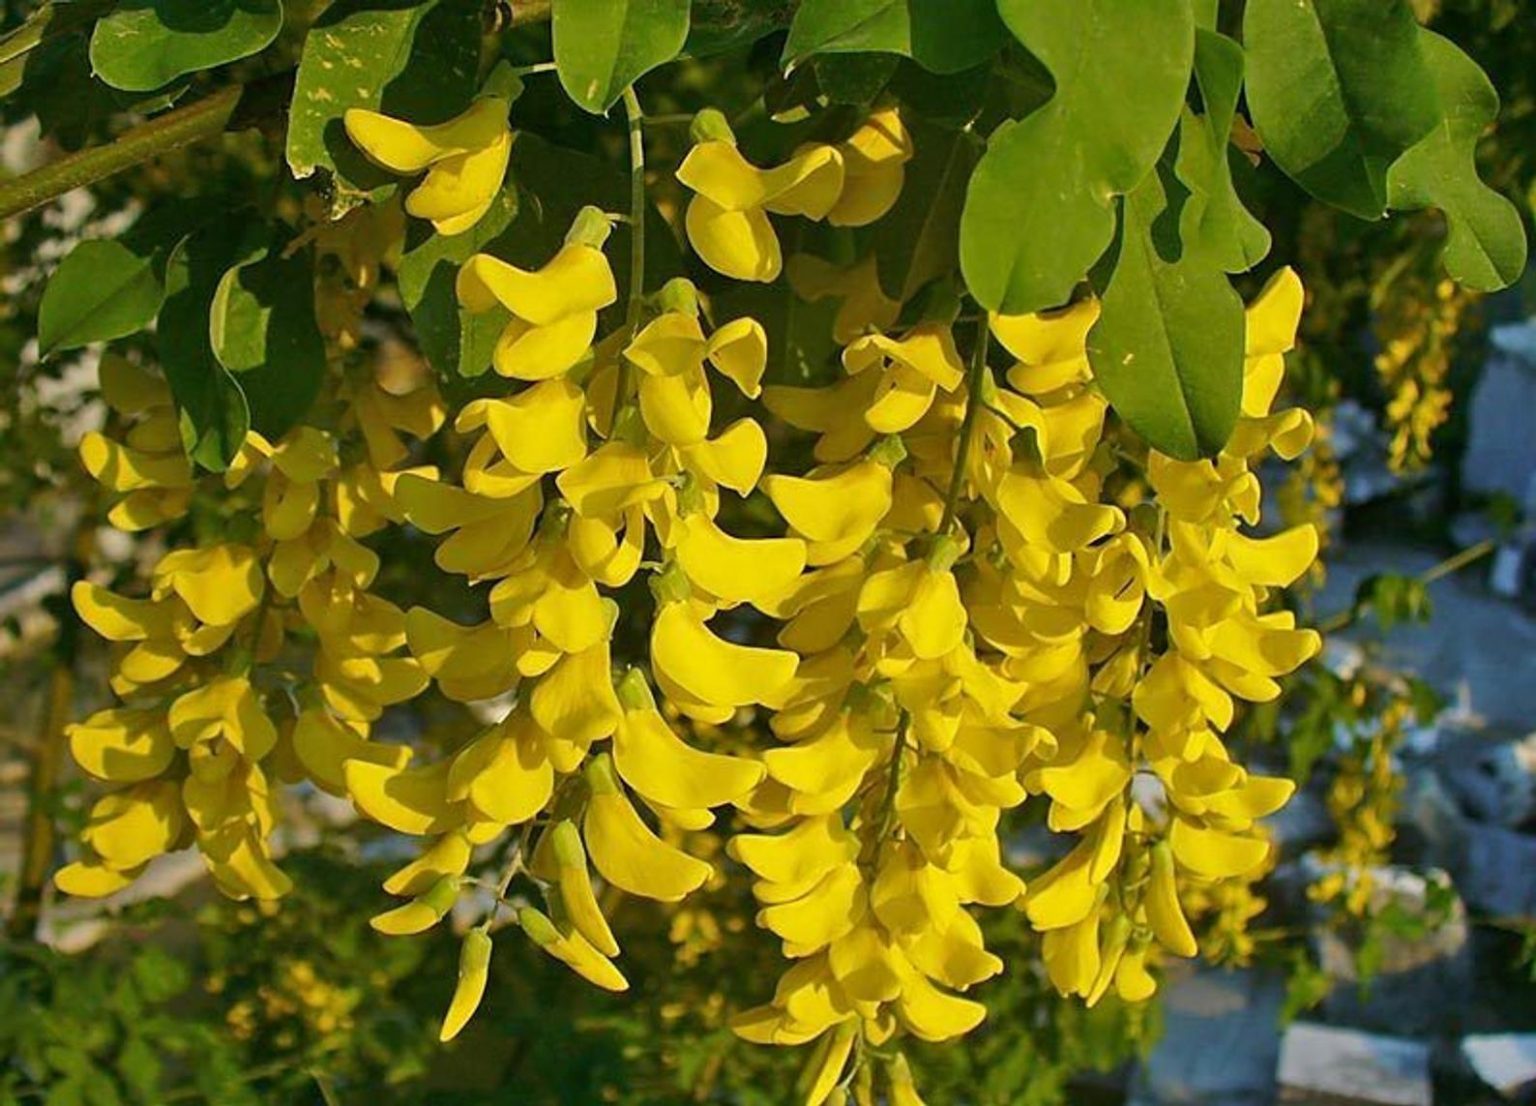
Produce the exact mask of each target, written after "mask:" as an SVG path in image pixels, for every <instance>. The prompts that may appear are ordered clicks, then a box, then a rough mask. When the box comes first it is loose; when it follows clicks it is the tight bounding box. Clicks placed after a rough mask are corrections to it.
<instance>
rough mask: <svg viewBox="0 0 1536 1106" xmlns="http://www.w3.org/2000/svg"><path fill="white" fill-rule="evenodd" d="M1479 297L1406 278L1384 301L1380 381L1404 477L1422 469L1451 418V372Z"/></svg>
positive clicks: (1426, 278) (1394, 459) (1431, 280)
mask: <svg viewBox="0 0 1536 1106" xmlns="http://www.w3.org/2000/svg"><path fill="white" fill-rule="evenodd" d="M1477 301H1478V296H1477V294H1476V293H1475V292H1471V291H1468V290H1467V289H1465V288H1463V287H1461V286H1460V285H1458V284H1456V283H1455V282H1454V281H1450V280H1445V279H1443V278H1439V277H1437V276H1434V275H1432V274H1429V273H1425V272H1413V271H1410V272H1408V273H1405V274H1403V275H1402V276H1401V277H1399V279H1398V280H1397V281H1396V282H1395V283H1394V284H1393V285H1392V286H1390V287H1389V288H1387V289H1385V290H1384V291H1383V292H1382V294H1380V295H1379V297H1378V302H1377V303H1376V304H1375V305H1374V306H1375V307H1376V311H1375V314H1374V316H1373V318H1372V329H1373V330H1374V331H1375V334H1376V339H1377V341H1378V342H1379V343H1380V349H1379V350H1378V352H1377V354H1376V358H1375V368H1376V372H1377V375H1379V376H1380V377H1381V385H1382V390H1383V391H1384V392H1385V394H1386V396H1387V406H1386V410H1385V412H1384V414H1385V422H1386V426H1387V429H1388V430H1389V431H1390V432H1391V435H1392V441H1391V444H1390V446H1389V449H1388V458H1387V459H1388V461H1389V463H1390V464H1391V466H1392V468H1393V469H1394V470H1396V471H1398V472H1411V471H1413V470H1415V469H1419V468H1422V467H1423V466H1424V465H1425V464H1426V463H1427V462H1428V461H1429V459H1430V454H1431V452H1432V450H1431V439H1432V438H1433V437H1434V433H1435V431H1436V430H1438V429H1440V427H1441V426H1442V425H1444V423H1445V420H1446V419H1448V418H1450V415H1451V401H1452V399H1453V398H1454V397H1453V395H1452V393H1451V386H1450V380H1449V377H1450V372H1451V360H1452V358H1453V357H1454V356H1455V351H1456V338H1457V336H1458V335H1459V334H1460V333H1461V332H1462V331H1463V330H1464V329H1465V328H1467V326H1468V316H1470V315H1474V314H1475V309H1476V305H1477Z"/></svg>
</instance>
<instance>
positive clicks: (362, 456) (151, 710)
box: [57, 356, 444, 899]
mask: <svg viewBox="0 0 1536 1106" xmlns="http://www.w3.org/2000/svg"><path fill="white" fill-rule="evenodd" d="M101 376H102V391H103V394H104V398H105V399H106V401H107V403H108V405H109V406H110V407H111V409H112V410H113V411H114V413H115V415H116V416H117V417H119V418H122V419H132V420H134V421H133V423H132V425H131V426H129V427H128V428H127V430H126V432H125V434H124V437H123V441H121V442H118V441H115V440H113V439H111V438H108V437H107V436H105V435H103V434H100V433H94V432H93V433H91V434H87V435H86V437H85V438H84V440H83V441H82V442H81V446H80V453H81V457H82V459H83V461H84V463H85V465H86V467H87V469H88V470H89V471H90V472H91V474H92V475H93V476H95V478H96V479H97V480H98V481H99V482H100V483H101V484H102V485H103V487H104V488H105V489H106V490H108V491H109V492H112V493H114V494H115V495H117V496H120V497H121V498H119V499H118V500H117V502H116V503H115V504H114V505H113V507H112V508H111V510H110V512H109V516H108V517H109V518H110V520H111V521H112V522H113V523H114V524H115V525H117V526H119V527H120V528H122V529H127V530H141V529H144V528H146V527H148V526H153V525H157V524H161V523H165V522H170V521H173V520H174V519H176V518H179V517H180V516H181V515H183V514H185V513H186V512H187V510H188V509H189V507H190V506H191V504H192V500H193V493H194V491H195V481H194V479H193V474H192V471H191V468H190V465H189V464H188V462H187V460H186V458H185V455H184V454H183V452H182V447H181V441H180V437H179V431H178V429H177V426H176V416H175V413H174V410H173V408H172V406H171V400H170V396H169V393H168V391H167V389H166V387H165V385H164V383H163V381H161V380H160V379H159V378H157V377H155V376H153V375H151V374H150V373H149V372H148V371H147V370H145V369H143V368H140V367H138V366H136V365H134V364H133V363H131V362H129V361H127V360H126V359H123V358H120V357H110V356H109V357H107V358H104V359H103V363H102V370H101ZM418 383H419V386H418V387H416V388H415V389H414V390H412V391H409V392H408V393H406V394H403V395H393V394H389V393H386V392H385V391H384V390H383V389H382V388H381V387H380V386H379V385H378V384H377V383H376V382H375V381H373V380H371V379H370V380H365V381H357V380H353V381H347V380H343V381H341V382H340V383H339V398H342V399H344V400H345V402H346V409H347V414H346V415H345V417H344V418H343V420H342V425H341V426H340V427H338V429H337V431H336V432H331V431H325V430H320V429H318V428H315V427H309V426H300V427H297V428H295V429H294V430H293V431H291V432H290V433H288V434H287V435H285V436H284V437H283V438H282V439H281V440H279V441H277V442H275V443H274V442H268V441H267V440H266V439H265V438H263V437H262V436H261V435H260V434H257V433H255V432H254V431H253V432H251V433H250V434H249V435H248V436H247V438H246V440H245V442H244V444H243V446H242V447H241V450H240V453H239V455H238V456H237V457H236V459H235V461H234V463H233V464H232V465H231V466H230V468H229V470H228V471H227V472H226V473H225V474H224V476H223V479H222V491H223V493H224V497H225V498H226V501H227V502H228V504H229V506H230V507H231V508H234V511H233V513H232V518H231V521H230V522H229V524H228V526H227V531H228V532H230V533H231V534H233V533H234V532H235V531H237V530H239V529H240V528H241V525H242V524H241V522H239V521H235V519H236V518H237V517H238V516H239V515H240V514H243V513H245V512H243V511H241V510H240V508H239V507H238V506H237V497H241V496H243V497H245V501H246V502H248V503H249V513H250V515H253V516H255V517H256V518H258V519H259V523H256V524H254V525H252V526H251V527H250V529H251V532H250V533H249V534H247V535H245V540H238V541H237V540H225V541H220V542H214V543H208V544H203V545H200V546H198V547H196V548H187V549H176V550H172V551H171V552H168V553H166V554H165V555H164V556H163V557H161V558H160V560H159V562H158V563H157V564H156V565H155V567H154V569H153V571H152V572H151V573H150V579H149V581H148V594H147V595H142V596H128V595H123V594H119V593H117V592H114V591H111V590H109V589H108V588H106V587H104V586H102V585H100V584H98V583H94V582H91V581H81V582H79V583H77V584H76V585H75V587H74V591H73V594H72V599H73V602H74V606H75V609H76V610H77V611H78V613H79V615H80V617H81V618H82V620H83V621H84V622H85V623H86V624H87V625H89V626H90V627H91V628H92V629H94V630H95V631H96V632H97V633H98V634H100V635H101V636H102V637H103V638H105V639H107V640H108V641H109V642H112V643H114V644H113V662H112V676H111V686H112V690H113V692H114V693H115V694H116V695H117V696H118V698H119V699H120V700H121V705H120V706H117V707H113V708H111V709H108V710H103V711H100V712H98V713H96V714H94V715H92V716H91V717H90V718H88V719H86V720H85V721H83V722H80V723H78V724H76V725H74V726H72V727H70V730H69V741H70V747H71V750H72V752H73V754H74V758H75V760H76V762H77V763H78V764H79V765H80V766H81V768H83V769H84V770H85V771H86V772H87V773H89V774H90V775H91V776H92V777H94V778H96V779H98V780H100V781H102V782H103V783H104V784H105V785H107V787H108V788H109V789H110V790H109V791H108V793H107V794H106V795H104V796H103V797H102V798H100V799H99V800H97V801H96V802H95V804H94V805H93V806H92V807H91V810H90V812H89V816H88V819H87V823H86V828H85V831H84V833H83V835H82V843H83V846H84V855H83V856H82V858H81V859H80V860H78V861H76V862H75V863H73V864H70V865H69V866H67V867H65V868H64V869H62V870H61V871H60V872H59V873H58V876H57V883H58V885H59V887H60V888H62V889H63V890H65V891H67V892H70V893H71V894H76V895H89V896H99V895H105V894H110V893H112V892H114V891H117V890H120V889H121V888H123V887H125V886H127V885H128V884H129V883H130V882H132V881H133V880H134V879H135V878H136V877H137V876H138V875H139V874H140V873H141V872H142V871H143V870H144V868H145V866H146V865H147V864H148V862H149V861H150V860H152V859H154V858H155V857H156V856H159V855H160V854H161V853H164V852H167V851H170V850H173V849H180V848H185V847H187V846H189V845H196V846H197V848H198V849H199V850H201V852H202V855H203V857H204V859H205V860H206V861H207V863H208V867H209V869H210V871H211V872H212V874H213V876H214V879H215V880H216V882H217V883H218V885H219V887H220V889H221V890H223V891H224V892H225V893H226V894H228V895H230V896H232V897H235V898H247V897H255V898H258V899H271V898H276V897H278V896H280V895H282V894H284V893H285V892H286V891H287V890H288V888H289V886H290V884H289V881H288V879H287V877H286V876H284V875H283V873H282V872H281V871H280V870H279V869H278V868H277V867H276V866H275V865H274V864H273V863H272V860H271V850H270V845H269V841H270V838H271V835H272V832H273V829H274V827H275V825H276V823H277V821H278V817H279V812H278V807H277V799H278V795H277V792H276V788H277V785H278V784H279V783H282V782H295V781H297V780H299V779H302V778H305V777H306V776H307V777H308V778H309V779H311V780H312V781H313V782H314V783H315V784H316V785H318V786H319V787H322V788H324V789H327V790H330V791H334V792H336V793H338V794H340V793H341V792H342V790H343V788H344V781H343V777H342V767H341V766H342V764H343V763H344V762H345V761H346V760H348V759H351V758H357V757H365V758H366V757H373V758H375V759H380V760H385V761H391V762H392V761H394V760H396V759H398V758H400V757H401V756H403V755H405V754H406V753H408V750H406V749H404V748H402V747H396V746H380V745H377V744H375V743H372V742H369V741H367V740H366V737H367V733H368V727H369V724H370V723H371V722H373V721H374V720H376V719H377V718H378V717H379V716H380V714H381V713H382V712H383V710H384V708H385V707H387V706H389V705H391V704H394V703H398V702H402V701H404V700H406V699H409V698H411V697H413V696H415V695H416V694H418V693H419V692H420V691H421V690H422V689H423V688H424V687H425V686H426V676H425V674H424V673H423V672H422V670H421V668H420V666H419V665H418V663H417V662H416V661H415V660H414V659H413V658H411V657H408V656H400V655H397V654H398V653H399V651H400V650H401V648H402V647H403V646H404V644H405V616H404V614H403V613H402V612H401V611H400V610H399V609H398V608H396V607H394V606H393V605H392V604H390V603H388V602H386V601H385V600H383V599H380V598H378V597H377V596H374V595H371V594H370V593H369V592H368V588H369V586H370V585H371V583H372V582H373V579H374V577H375V575H376V574H377V572H378V569H379V558H378V554H377V553H375V552H374V551H373V550H371V549H369V548H368V547H367V546H365V545H363V544H362V542H361V540H360V539H362V538H364V537H366V536H368V535H369V534H372V533H374V532H376V531H378V530H380V529H381V528H383V527H384V526H386V525H389V524H390V523H392V522H394V523H399V522H403V521H404V518H403V516H402V515H400V514H399V512H398V511H397V510H396V508H395V506H394V502H393V499H392V497H391V495H390V493H389V490H388V488H389V486H390V485H392V484H393V482H394V481H395V479H397V478H398V476H399V473H398V472H396V471H393V469H394V466H396V465H397V464H398V463H399V462H400V461H402V460H403V459H404V458H405V457H406V453H407V450H406V447H405V446H404V444H403V443H402V442H401V440H400V434H401V433H407V434H411V435H413V436H417V437H426V436H429V435H430V434H431V433H433V432H434V431H435V430H436V429H437V427H438V426H439V425H440V424H441V422H442V419H443V417H444V411H443V407H442V403H441V400H440V399H439V398H438V396H437V393H436V390H435V388H433V387H432V386H431V385H430V384H428V383H425V382H418ZM340 440H349V441H351V440H355V441H356V443H357V446H358V449H357V450H356V451H355V452H356V458H357V459H356V460H355V461H353V462H352V463H350V464H344V463H343V461H342V459H341V452H340V450H339V448H338V442H339V441H340ZM253 478H254V483H253V482H252V481H253ZM255 488H259V492H257V493H255V494H253V489H255ZM301 636H302V637H305V638H308V639H310V640H312V641H313V643H314V647H313V649H312V650H311V652H310V656H311V658H312V666H313V667H312V671H311V675H310V678H309V679H308V680H306V681H304V684H303V687H302V688H301V689H297V690H300V691H301V697H302V699H303V700H304V704H303V709H302V710H300V711H299V712H298V713H297V717H296V718H294V717H291V715H283V716H281V717H282V721H281V723H280V722H279V721H277V720H275V719H274V717H273V714H272V713H269V709H268V702H269V700H270V699H271V695H270V694H269V692H273V691H276V690H278V688H275V687H271V686H266V687H264V686H262V685H261V684H260V683H259V682H258V679H257V677H258V674H259V673H261V672H262V670H264V669H266V668H268V667H271V666H273V665H274V662H276V661H277V660H278V659H279V657H280V655H281V654H282V653H283V652H284V650H285V647H286V646H287V645H288V644H289V639H290V638H293V637H301ZM285 690H289V691H293V690H296V689H295V688H294V687H288V688H286V689H285Z"/></svg>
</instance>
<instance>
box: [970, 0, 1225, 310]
mask: <svg viewBox="0 0 1536 1106" xmlns="http://www.w3.org/2000/svg"><path fill="white" fill-rule="evenodd" d="M998 8H999V10H1000V11H1001V12H1002V14H1003V18H1004V20H1006V21H1007V23H1008V27H1009V29H1010V30H1012V31H1013V33H1014V35H1015V37H1017V38H1018V40H1019V41H1020V42H1021V43H1023V44H1024V46H1025V47H1026V48H1027V49H1028V50H1029V51H1030V52H1031V53H1032V54H1033V55H1034V56H1035V57H1036V58H1038V59H1039V60H1040V61H1041V62H1042V63H1043V64H1044V65H1045V66H1046V68H1047V69H1049V70H1050V72H1051V75H1052V76H1053V77H1054V79H1055V82H1056V94H1055V95H1054V96H1052V97H1051V99H1050V100H1049V101H1048V102H1047V103H1046V104H1045V106H1044V107H1042V108H1040V109H1039V110H1038V111H1035V112H1034V113H1033V114H1030V115H1028V116H1026V117H1025V118H1023V119H1021V120H1018V121H1016V122H1010V123H1005V124H1004V125H1003V126H1001V127H998V128H997V130H996V131H994V132H993V133H992V137H991V139H990V140H989V142H988V143H987V152H986V154H985V155H984V156H983V157H982V159H981V163H980V164H979V165H978V166H977V167H976V172H975V173H974V174H973V175H972V177H971V184H970V191H969V192H968V194H967V196H966V202H965V214H964V217H963V218H962V219H961V223H960V263H961V267H962V269H963V271H964V273H965V281H966V284H967V285H968V286H969V288H970V290H971V294H972V295H973V296H975V297H976V298H977V299H978V300H979V301H980V302H981V303H982V305H983V306H985V307H987V308H989V309H991V310H994V311H1002V312H1005V313H1007V314H1015V315H1016V314H1023V313H1025V312H1030V311H1040V310H1043V309H1045V308H1050V307H1056V306H1059V305H1060V304H1062V303H1065V302H1066V301H1067V299H1068V298H1069V297H1070V296H1071V294H1072V289H1073V288H1074V287H1075V286H1076V285H1077V283H1078V282H1079V281H1081V280H1082V279H1083V277H1084V275H1085V274H1086V273H1087V271H1088V269H1089V268H1090V267H1091V266H1092V265H1093V263H1094V262H1095V261H1097V260H1098V259H1099V257H1100V256H1101V255H1102V254H1103V253H1104V251H1105V249H1106V248H1108V246H1109V244H1110V241H1111V240H1112V239H1113V238H1114V235H1115V215H1114V209H1113V200H1114V197H1115V196H1117V195H1122V194H1124V193H1127V192H1129V191H1131V190H1132V189H1134V188H1135V187H1136V186H1137V185H1138V184H1140V183H1141V181H1142V180H1143V179H1144V178H1145V177H1146V176H1147V175H1148V173H1149V172H1150V171H1151V169H1152V166H1153V165H1154V164H1155V163H1156V161H1157V158H1158V155H1159V154H1160V153H1161V152H1162V150H1163V147H1164V146H1165V145H1166V144H1167V142H1168V136H1169V134H1170V133H1171V132H1172V130H1173V128H1174V126H1175V124H1176V123H1177V122H1178V119H1179V111H1180V109H1181V108H1182V106H1183V104H1184V92H1185V89H1186V88H1187V87H1188V84H1189V74H1190V67H1191V65H1192V64H1193V61H1194V52H1195V25H1194V19H1193V16H1192V15H1191V12H1190V0H1000V2H999V4H998Z"/></svg>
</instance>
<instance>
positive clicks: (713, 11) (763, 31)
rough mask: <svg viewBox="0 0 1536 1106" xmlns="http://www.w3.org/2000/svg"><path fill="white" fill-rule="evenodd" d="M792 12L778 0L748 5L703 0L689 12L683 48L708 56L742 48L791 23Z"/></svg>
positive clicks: (691, 54)
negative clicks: (686, 35) (686, 36)
mask: <svg viewBox="0 0 1536 1106" xmlns="http://www.w3.org/2000/svg"><path fill="white" fill-rule="evenodd" d="M790 14H791V13H790V9H789V7H788V5H785V4H782V3H778V2H777V0H771V2H769V3H760V4H758V5H756V6H751V5H748V6H745V7H744V6H743V5H742V4H740V3H739V2H738V0H701V2H700V3H698V4H696V5H694V8H693V11H692V13H691V15H690V18H689V27H688V40H687V41H686V42H685V43H683V51H684V52H685V53H686V54H687V55H688V56H689V57H691V58H707V57H710V56H711V55H713V54H723V53H726V52H727V51H730V50H739V49H741V48H742V47H744V46H750V45H751V44H752V43H754V42H756V41H757V40H758V39H760V38H766V37H767V36H768V35H771V34H773V32H775V31H781V30H783V29H784V28H786V27H788V26H789V20H790Z"/></svg>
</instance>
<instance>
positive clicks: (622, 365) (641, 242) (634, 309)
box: [613, 86, 645, 421]
mask: <svg viewBox="0 0 1536 1106" xmlns="http://www.w3.org/2000/svg"><path fill="white" fill-rule="evenodd" d="M624 112H625V114H626V115H627V116H628V117H629V306H628V309H627V310H626V311H625V314H624V330H625V332H626V333H627V334H628V335H629V336H630V337H633V336H634V334H635V331H636V330H638V329H639V328H640V303H641V297H642V296H643V295H644V294H645V113H644V112H642V111H641V110H640V98H639V97H638V96H636V95H635V90H634V87H633V86H630V87H629V88H626V89H625V90H624ZM628 391H629V362H628V360H626V359H625V357H624V354H623V353H622V352H621V353H620V354H619V368H618V376H617V378H616V379H615V381H614V386H613V413H614V419H615V421H617V419H618V413H619V410H620V409H621V408H622V407H623V406H624V399H625V395H626V394H627V393H628Z"/></svg>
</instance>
